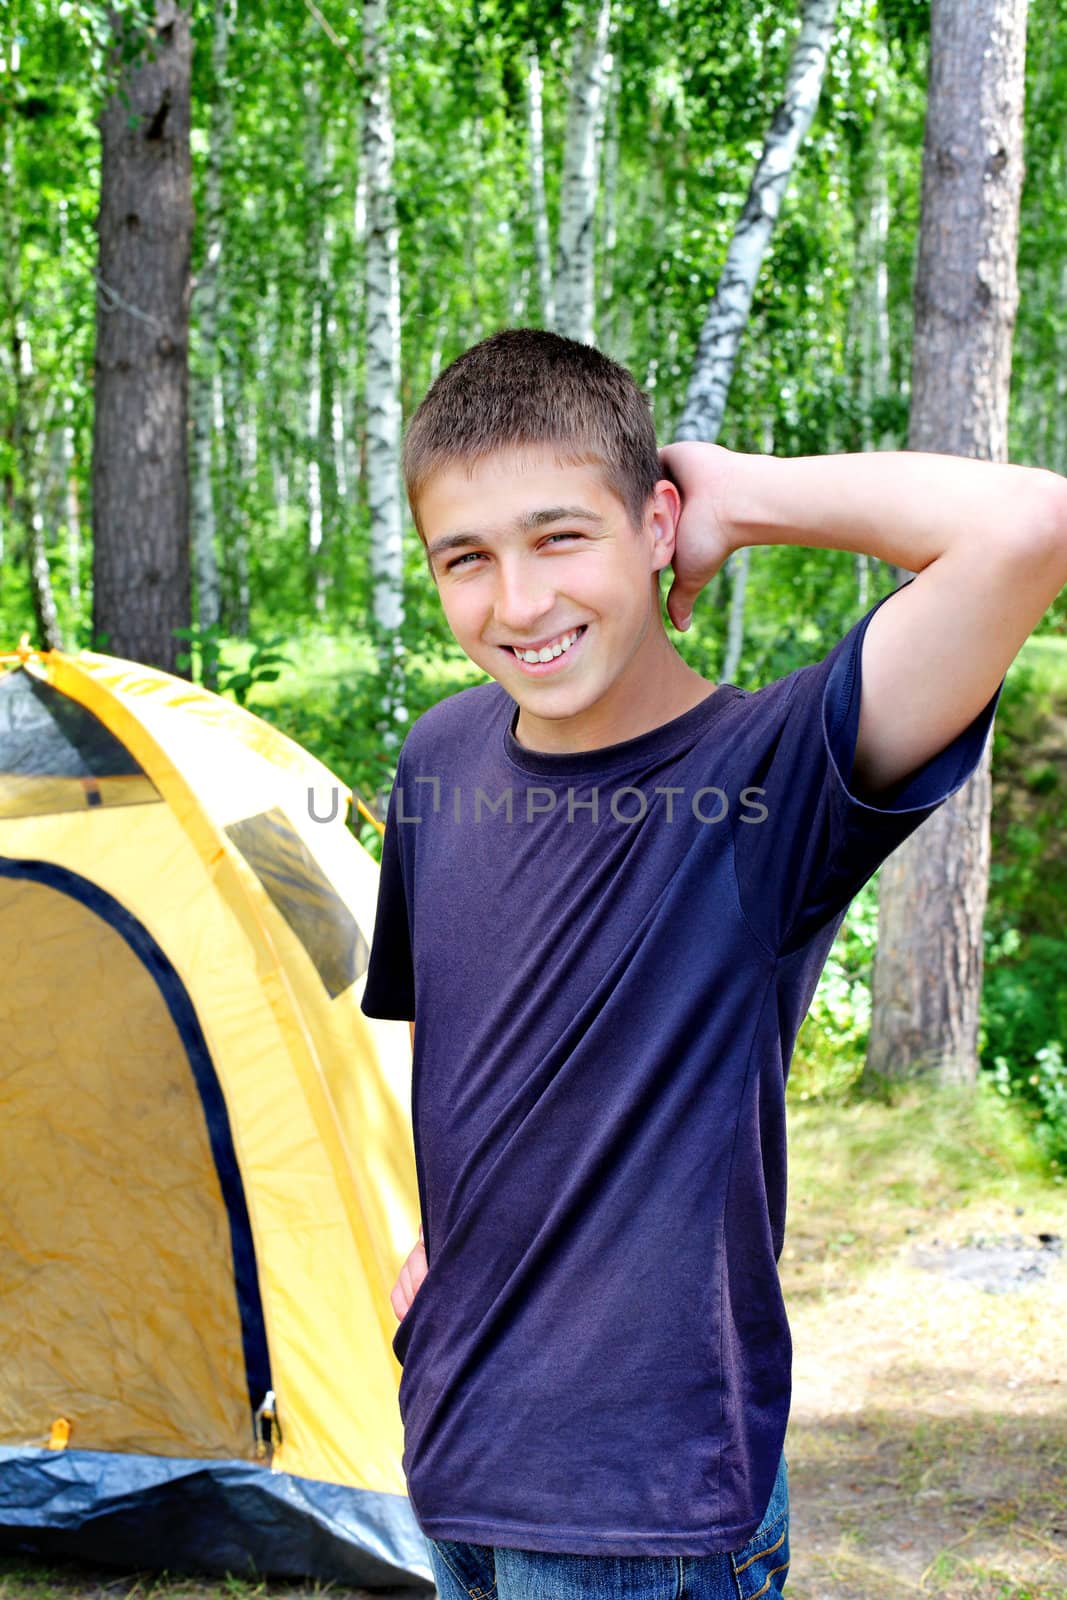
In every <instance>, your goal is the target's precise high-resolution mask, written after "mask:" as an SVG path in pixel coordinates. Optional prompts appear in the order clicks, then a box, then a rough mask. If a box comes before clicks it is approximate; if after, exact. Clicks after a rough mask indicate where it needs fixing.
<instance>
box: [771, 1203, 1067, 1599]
mask: <svg viewBox="0 0 1067 1600" xmlns="http://www.w3.org/2000/svg"><path fill="white" fill-rule="evenodd" d="M801 1209H803V1208H801ZM1064 1210H1065V1207H1064V1202H1063V1198H1062V1191H1059V1192H1057V1191H1050V1193H1049V1196H1048V1199H1047V1202H1046V1203H1045V1204H1044V1205H1043V1206H1042V1207H1041V1209H1040V1214H1038V1213H1037V1212H1034V1213H1032V1214H1030V1215H1027V1214H1026V1213H1025V1212H1024V1214H1023V1216H1022V1217H1020V1216H1019V1215H1018V1214H1017V1208H1016V1207H1014V1206H1009V1205H1006V1204H1004V1203H1003V1202H1000V1203H992V1204H983V1203H982V1202H981V1201H979V1202H978V1203H971V1204H969V1205H967V1206H966V1207H965V1208H961V1209H960V1210H958V1211H954V1210H949V1209H943V1208H939V1210H938V1214H937V1215H936V1217H935V1218H934V1219H931V1220H929V1221H927V1222H926V1223H925V1224H923V1223H918V1224H915V1223H913V1224H911V1225H910V1226H909V1225H906V1226H905V1229H904V1235H903V1238H898V1239H896V1240H895V1241H891V1240H885V1241H882V1242H880V1243H878V1244H876V1246H875V1248H874V1250H873V1253H872V1254H871V1256H870V1258H869V1264H868V1265H867V1267H866V1270H865V1271H863V1272H862V1273H860V1274H858V1275H857V1273H856V1272H855V1270H854V1268H853V1266H852V1264H851V1262H850V1260H849V1256H850V1255H851V1253H852V1252H853V1251H855V1250H860V1251H862V1249H863V1245H864V1240H863V1236H862V1231H860V1232H858V1233H856V1234H854V1235H848V1234H845V1235H844V1236H839V1237H838V1240H837V1242H836V1244H835V1242H834V1241H833V1240H830V1241H828V1240H827V1239H826V1237H825V1235H824V1234H822V1232H821V1230H818V1229H817V1230H816V1231H814V1232H811V1231H809V1232H805V1230H804V1226H803V1219H802V1215H801V1217H799V1218H798V1216H797V1213H796V1212H794V1219H795V1223H796V1225H795V1226H794V1228H793V1230H792V1234H791V1240H790V1243H789V1245H788V1246H787V1252H786V1259H785V1261H784V1263H783V1277H784V1279H785V1284H786V1294H787V1300H788V1302H789V1304H790V1306H791V1308H792V1313H791V1314H792V1325H793V1339H794V1384H795V1387H794V1403H793V1413H792V1421H791V1427H790V1441H789V1446H788V1451H787V1453H788V1457H789V1462H790V1488H791V1499H792V1506H793V1516H792V1548H793V1567H792V1571H791V1573H790V1580H789V1584H788V1586H787V1593H788V1595H789V1596H790V1600H890V1597H893V1600H900V1597H902V1596H907V1595H912V1594H914V1595H930V1596H939V1597H943V1600H1067V1262H1065V1259H1064V1257H1063V1256H1062V1255H1061V1256H1059V1257H1052V1254H1051V1252H1048V1255H1049V1260H1048V1263H1047V1265H1048V1271H1047V1274H1046V1275H1044V1276H1040V1277H1038V1276H1036V1275H1035V1276H1033V1278H1032V1280H1031V1281H1030V1282H1029V1283H1028V1284H1027V1285H1026V1287H1024V1288H1022V1289H1020V1290H1017V1291H1015V1292H1003V1293H992V1292H989V1291H988V1290H987V1289H983V1288H981V1287H978V1286H976V1285H975V1284H973V1283H970V1282H965V1281H959V1280H958V1279H954V1278H952V1277H950V1276H948V1275H947V1274H946V1272H945V1271H944V1270H933V1269H932V1268H931V1267H924V1266H922V1265H919V1264H918V1262H919V1261H921V1260H923V1259H926V1260H931V1259H936V1258H937V1257H938V1256H940V1257H941V1258H942V1259H943V1260H948V1259H950V1258H951V1249H950V1248H948V1249H947V1248H946V1247H951V1246H954V1245H955V1246H961V1247H962V1246H966V1245H967V1244H968V1243H969V1242H971V1241H973V1240H974V1239H975V1238H977V1239H979V1240H981V1241H982V1242H986V1241H988V1240H991V1239H992V1238H1006V1239H1010V1238H1012V1237H1013V1236H1016V1237H1017V1236H1019V1235H1022V1236H1023V1238H1024V1240H1025V1241H1027V1242H1033V1243H1035V1244H1036V1235H1037V1234H1038V1233H1041V1232H1046V1233H1052V1234H1059V1235H1060V1236H1061V1237H1062V1234H1063V1231H1064ZM859 1227H860V1229H862V1223H860V1224H859Z"/></svg>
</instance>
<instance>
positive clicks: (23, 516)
mask: <svg viewBox="0 0 1067 1600" xmlns="http://www.w3.org/2000/svg"><path fill="white" fill-rule="evenodd" d="M5 33H6V34H7V37H6V38H5V39H4V40H3V46H4V49H3V53H2V57H0V59H2V62H3V65H4V67H5V68H6V70H7V73H8V74H9V75H10V80H11V81H12V82H13V81H14V80H15V79H16V77H17V75H18V71H19V34H18V28H17V24H16V19H15V18H14V17H12V18H11V19H10V21H9V23H8V27H7V29H5ZM5 98H6V104H5V105H4V106H3V111H4V119H3V126H2V130H0V131H2V136H3V143H2V145H0V177H2V182H3V194H2V200H0V204H2V206H3V216H2V219H0V225H2V229H3V239H2V241H0V242H2V245H3V261H2V263H0V270H2V272H3V291H4V313H5V315H4V321H5V324H6V326H5V330H4V334H5V339H4V342H5V344H6V346H7V350H8V353H9V354H8V360H9V362H10V380H11V392H12V396H13V399H14V412H13V416H12V428H11V455H12V458H13V462H12V465H13V468H14V472H13V481H12V493H11V509H12V512H13V517H14V521H15V523H16V525H17V526H19V527H21V529H22V533H23V536H24V538H25V540H26V556H27V564H28V566H29V575H30V598H31V603H32V605H33V615H34V622H35V623H36V629H37V639H38V642H39V644H40V646H41V648H42V649H45V650H54V649H58V648H59V645H60V637H59V621H58V618H57V616H56V606H55V598H54V595H53V593H52V578H51V573H50V571H49V567H48V551H47V547H46V545H45V538H44V519H43V517H42V515H41V498H40V486H39V483H38V473H39V462H38V455H39V451H38V428H37V425H36V421H35V417H34V404H35V396H34V392H33V391H34V368H33V350H32V347H31V344H30V337H29V329H28V328H27V327H26V321H25V312H24V307H23V300H22V232H21V228H20V226H19V213H18V205H17V197H16V194H15V182H16V172H15V120H14V112H15V104H14V95H13V94H12V95H10V96H8V97H5Z"/></svg>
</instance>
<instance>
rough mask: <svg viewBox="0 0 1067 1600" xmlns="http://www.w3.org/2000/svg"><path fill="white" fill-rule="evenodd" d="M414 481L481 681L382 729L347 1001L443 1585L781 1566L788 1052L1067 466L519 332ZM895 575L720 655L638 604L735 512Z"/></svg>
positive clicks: (419, 1468)
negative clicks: (845, 421) (387, 1082)
mask: <svg viewBox="0 0 1067 1600" xmlns="http://www.w3.org/2000/svg"><path fill="white" fill-rule="evenodd" d="M404 471H405V480H406V485H407V490H408V495H409V499H410V503H411V507H412V513H413V515H414V518H415V522H416V525H417V527H418V530H419V534H420V536H421V538H422V540H423V542H424V545H425V547H426V554H427V560H428V562H429V566H430V571H431V573H432V575H433V578H434V582H435V584H436V586H437V589H438V593H439V596H440V600H441V604H442V606H443V608H444V612H445V616H446V618H447V620H448V623H449V626H450V628H451V629H452V632H453V633H454V635H455V637H456V640H457V641H458V643H459V644H460V646H461V647H462V649H463V650H464V651H465V653H466V654H467V655H468V656H469V657H470V659H471V660H472V661H474V662H475V663H476V664H477V665H478V666H479V667H481V668H482V669H483V670H484V671H485V672H486V673H487V674H488V675H489V677H490V679H492V680H495V681H492V682H489V683H485V684H480V685H478V686H477V687H475V688H471V689H467V690H464V691H463V692H461V693H459V694H456V695H453V696H452V697H451V698H449V699H446V700H444V701H442V702H441V703H440V704H439V705H436V706H434V707H433V708H432V709H431V710H430V711H428V712H427V713H426V714H425V715H423V716H422V717H420V718H419V719H418V721H417V722H416V723H415V724H414V725H413V727H412V728H411V730H410V732H409V734H408V737H407V740H406V742H405V744H404V747H403V749H402V751H401V754H400V759H399V765H398V769H397V776H396V783H395V785H394V788H393V791H392V795H391V798H390V804H389V814H388V820H387V826H386V834H385V840H384V846H383V859H382V874H381V886H380V895H379V902H378V912H377V922H376V927H375V933H374V942H373V948H372V952H371V960H370V968H369V972H368V978H367V986H366V992H365V995H364V999H363V1009H364V1011H365V1012H367V1014H368V1015H371V1016H377V1017H391V1018H408V1019H414V1027H413V1043H414V1080H413V1099H412V1111H413V1122H414V1135H415V1153H416V1163H417V1171H418V1183H419V1196H420V1203H421V1214H422V1220H423V1229H424V1241H425V1242H424V1243H423V1233H422V1230H420V1242H419V1243H418V1244H417V1245H416V1247H415V1249H414V1250H413V1251H412V1253H411V1255H410V1256H409V1258H408V1260H407V1262H406V1263H405V1266H404V1269H403V1271H402V1273H401V1276H400V1280H399V1281H398V1283H397V1286H396V1288H395V1289H394V1291H393V1296H392V1299H393V1306H394V1310H395V1311H396V1314H397V1315H398V1316H399V1317H401V1319H402V1320H401V1322H400V1326H399V1328H398V1329H397V1332H396V1336H395V1340H394V1350H395V1352H396V1355H397V1357H398V1359H399V1360H400V1362H401V1363H402V1366H403V1374H402V1379H401V1386H400V1404H401V1411H402V1414H403V1418H404V1425H405V1453H404V1467H405V1472H406V1475H407V1481H408V1488H409V1492H410V1496H411V1502H412V1506H413V1508H414V1511H415V1514H416V1517H417V1518H418V1521H419V1523H420V1526H421V1527H422V1529H423V1531H424V1533H425V1534H426V1535H427V1537H428V1539H429V1540H430V1553H431V1558H432V1561H433V1567H434V1572H435V1575H436V1578H437V1583H438V1587H439V1590H440V1592H441V1594H442V1596H445V1597H447V1600H461V1597H463V1596H470V1597H472V1600H535V1597H536V1600H540V1597H542V1596H544V1597H552V1600H567V1597H569V1596H572V1595H573V1596H578V1595H592V1596H603V1597H610V1596H616V1595H618V1596H627V1597H633V1600H661V1597H662V1600H670V1597H673V1596H682V1595H686V1596H691V1597H697V1600H713V1597H714V1600H718V1597H726V1596H731V1597H734V1600H736V1596H737V1595H741V1596H756V1595H768V1596H774V1595H777V1594H780V1593H781V1590H782V1586H783V1583H784V1580H785V1576H786V1571H787V1568H788V1562H789V1541H788V1501H787V1489H786V1474H785V1462H784V1457H783V1454H782V1450H783V1441H784V1438H785V1430H786V1418H787V1413H788V1408H789V1393H790V1341H789V1332H788V1327H787V1323H786V1316H785V1311H784V1307H783V1303H782V1296H781V1292H780V1288H779V1281H778V1274H777V1261H778V1257H779V1255H780V1252H781V1248H782V1235H783V1227H784V1219H785V1176H786V1174H785V1167H786V1144H785V1079H786V1073H787V1069H788V1064H789V1060H790V1056H791V1053H792V1049H793V1045H794V1042H795V1039H796V1034H797V1030H798V1028H799V1026H800V1023H801V1021H802V1019H803V1017H804V1014H805V1012H806V1011H807V1008H808V1006H809V1004H810V1002H811V998H812V994H813V992H814V989H815V985H816V983H817V981H818V977H819V973H820V971H821V969H822V967H823V964H824V962H825V959H826V956H827V954H828V952H829V949H830V946H831V944H832V942H833V939H834V936H835V934H836V932H837V929H838V927H839V926H840V923H841V920H842V918H843V916H844V913H845V910H846V909H847V906H848V904H849V901H850V900H851V899H852V897H853V896H854V895H855V894H856V892H857V891H858V890H859V889H860V888H861V886H862V885H863V884H864V883H865V882H866V881H867V879H868V878H869V877H870V876H871V874H872V873H873V872H874V871H875V869H876V868H877V866H878V865H879V864H880V862H881V861H882V860H883V859H884V858H885V857H886V856H887V855H888V854H889V853H890V851H891V850H893V849H894V848H895V846H897V845H898V844H900V842H901V841H902V840H903V839H904V838H906V837H907V836H908V835H909V834H910V833H912V832H913V831H914V829H915V828H916V827H918V826H919V824H920V823H921V822H922V821H923V820H924V819H925V818H926V817H928V816H929V815H930V814H931V812H933V811H934V810H936V808H937V807H938V806H939V805H941V804H942V803H943V802H944V801H945V800H946V799H947V798H948V797H949V796H950V795H951V794H953V793H955V791H956V790H957V789H958V788H960V786H961V785H962V784H963V783H964V782H965V781H966V780H967V778H968V777H969V776H970V775H971V773H972V772H973V771H974V769H975V767H976V765H977V763H978V761H979V757H980V755H981V753H982V749H983V746H984V745H985V742H986V738H987V735H988V733H989V729H990V725H991V723H992V720H993V713H994V710H995V707H996V703H997V700H998V698H999V694H1000V688H1001V685H1002V683H1003V679H1004V674H1005V671H1006V669H1007V667H1008V665H1009V664H1010V662H1011V661H1012V659H1013V658H1014V656H1015V655H1016V653H1017V651H1018V650H1019V648H1020V646H1021V645H1022V643H1023V641H1024V640H1025V639H1026V637H1027V635H1028V634H1029V633H1030V631H1031V630H1032V629H1033V628H1034V626H1035V624H1036V623H1037V622H1038V621H1039V620H1040V618H1041V616H1042V615H1043V613H1044V612H1045V611H1046V609H1047V608H1048V606H1049V605H1050V604H1051V602H1052V601H1053V600H1054V598H1055V597H1056V595H1057V593H1058V592H1059V590H1060V588H1061V587H1062V585H1063V584H1064V582H1065V581H1067V486H1065V484H1064V481H1063V480H1062V479H1061V478H1059V477H1058V476H1056V475H1054V474H1051V473H1047V472H1042V471H1036V470H1028V469H1024V468H1020V467H1014V466H1001V465H992V464H988V463H980V462H975V461H966V460H959V459H956V458H948V457H938V456H928V455H918V454H875V455H865V456H839V457H826V458H823V457H814V458H807V459H801V460H778V459H775V458H771V457H759V456H745V455H740V454H736V453H733V452H729V451H726V450H722V449H719V448H716V447H714V446H710V445H703V444H694V443H686V444H675V445H672V446H670V447H668V448H667V449H665V450H664V451H663V452H662V453H657V447H656V439H655V434H654V430H653V425H652V421H651V415H650V412H649V408H648V405H647V402H646V400H645V398H644V397H643V396H642V394H641V391H640V390H639V389H638V387H637V385H636V384H635V382H634V380H633V378H632V377H631V375H630V374H629V373H628V372H626V371H625V369H623V368H621V367H619V366H617V365H616V364H615V363H613V362H612V361H610V360H609V359H608V358H607V357H605V356H604V355H602V354H600V353H599V352H597V351H596V350H593V349H591V348H589V347H587V346H584V345H581V344H577V343H574V342H572V341H570V340H567V339H563V338H560V337H558V336H556V335H553V334H549V333H544V332H538V331H536V330H532V329H512V330H507V331H504V332H502V333H498V334H495V335H494V336H493V337H492V338H489V339H487V340H484V341H483V342H482V343H481V344H478V345H476V346H475V347H474V348H473V349H471V350H468V351H467V352H466V353H465V354H464V355H462V356H461V357H460V358H459V359H458V360H457V361H456V362H455V363H454V364H453V365H452V366H451V367H449V368H448V369H447V370H446V371H445V372H443V373H442V374H441V375H440V376H439V377H438V379H437V380H436V382H435V383H434V385H433V387H432V388H431V389H430V391H429V393H428V394H427V396H426V397H425V399H424V400H423V402H422V404H421V405H420V407H419V408H418V410H417V412H416V414H415V416H414V418H413V419H412V422H411V425H410V428H409V431H408V434H407V438H406V441H405V450H404ZM772 543H776V544H804V545H817V546H819V547H821V548H824V549H835V550H853V551H865V552H866V553H867V554H868V555H871V556H874V557H877V558H879V559H881V560H883V561H887V562H892V563H895V564H896V565H898V566H900V567H903V568H905V569H907V570H908V571H909V572H913V573H915V574H916V576H915V577H914V578H912V579H911V580H910V581H909V582H908V583H907V584H906V585H905V586H903V587H902V588H900V589H898V590H896V591H895V592H894V593H893V594H891V595H889V596H888V597H886V598H884V599H883V600H881V601H879V602H878V604H876V605H874V606H872V607H871V609H870V610H869V611H868V612H867V614H866V616H864V617H863V618H861V619H860V621H859V622H857V623H856V624H855V626H854V627H853V628H852V629H851V630H850V631H849V632H848V633H847V634H846V636H845V637H844V638H843V639H842V640H841V641H839V643H837V644H836V645H835V646H834V647H833V649H831V650H830V651H829V652H828V654H827V655H826V656H824V657H823V659H822V660H820V661H817V662H815V663H814V664H812V665H809V666H805V667H801V668H800V669H798V670H797V671H795V672H791V673H789V674H788V675H787V676H786V677H784V678H781V679H779V680H777V681H776V682H773V683H769V684H767V685H766V686H764V687H762V688H760V689H757V690H754V691H746V690H742V689H740V688H738V687H736V686H735V685H733V684H727V683H721V684H718V685H714V684H710V683H708V682H707V681H706V680H705V679H703V678H702V677H701V676H700V674H699V673H698V672H696V671H694V670H693V668H691V667H690V666H688V665H687V664H686V663H685V662H684V661H683V660H682V658H681V656H680V655H679V654H678V652H677V651H676V650H675V648H674V645H673V643H672V642H671V640H670V638H669V637H668V635H667V632H666V631H665V628H664V626H663V623H662V621H661V616H660V607H659V587H658V585H659V573H660V572H661V571H662V570H663V569H664V568H665V567H667V566H668V565H670V566H672V567H673V569H674V581H673V586H672V589H671V591H670V595H669V597H668V609H669V614H670V617H671V620H672V622H673V624H674V625H675V627H684V626H687V625H688V618H689V615H690V612H691V610H692V605H693V602H694V600H695V598H696V596H697V594H698V593H699V591H700V589H701V588H702V587H703V585H704V584H706V583H707V582H708V580H709V579H710V578H711V577H712V576H713V575H714V573H715V572H716V571H717V570H718V568H719V567H720V566H721V564H722V562H723V561H724V559H725V558H726V557H727V555H729V553H730V552H731V551H733V550H736V549H738V548H739V547H740V546H742V545H745V544H772Z"/></svg>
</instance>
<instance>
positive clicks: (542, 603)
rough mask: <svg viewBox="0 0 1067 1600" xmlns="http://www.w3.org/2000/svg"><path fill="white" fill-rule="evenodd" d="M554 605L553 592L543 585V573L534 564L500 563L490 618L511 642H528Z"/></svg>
mask: <svg viewBox="0 0 1067 1600" xmlns="http://www.w3.org/2000/svg"><path fill="white" fill-rule="evenodd" d="M555 603H556V591H555V590H554V589H553V588H552V586H551V585H550V584H548V583H546V581H545V574H544V569H543V568H542V569H541V571H540V572H538V571H537V570H536V565H535V563H533V562H530V563H526V564H524V563H523V561H522V559H521V557H520V558H519V559H517V560H513V561H507V560H501V561H500V563H499V565H498V567H497V581H496V594H495V596H494V602H493V614H494V616H495V618H496V622H497V625H498V626H499V627H500V628H501V629H503V631H504V632H505V633H508V634H510V635H511V636H512V638H513V639H515V640H517V641H521V640H522V639H523V638H528V637H529V635H530V634H531V633H532V632H533V631H534V628H535V625H536V624H537V623H539V622H540V620H541V618H542V617H547V616H548V614H549V612H550V611H551V610H552V608H553V606H554V605H555Z"/></svg>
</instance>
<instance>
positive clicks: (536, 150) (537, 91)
mask: <svg viewBox="0 0 1067 1600" xmlns="http://www.w3.org/2000/svg"><path fill="white" fill-rule="evenodd" d="M526 148H527V151H528V161H529V167H530V214H531V216H532V218H533V239H534V260H535V261H536V262H537V286H538V289H539V291H540V296H541V321H542V326H544V327H546V328H551V327H552V326H553V324H554V323H555V320H556V304H555V296H554V295H553V292H552V244H551V240H550V237H549V228H548V206H547V204H546V202H545V128H544V115H543V109H542V99H541V63H540V61H539V59H538V55H537V46H536V44H535V43H534V42H533V40H531V41H530V43H529V44H528V45H527V47H526Z"/></svg>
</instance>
